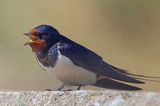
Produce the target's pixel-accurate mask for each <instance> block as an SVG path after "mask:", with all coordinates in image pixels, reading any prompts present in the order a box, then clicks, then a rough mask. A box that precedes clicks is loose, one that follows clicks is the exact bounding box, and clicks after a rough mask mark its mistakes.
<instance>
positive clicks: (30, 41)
mask: <svg viewBox="0 0 160 106" xmlns="http://www.w3.org/2000/svg"><path fill="white" fill-rule="evenodd" d="M32 42H34V41H33V40H32V39H30V40H29V41H28V42H26V43H25V44H24V45H23V46H27V45H29V44H30V43H32Z"/></svg>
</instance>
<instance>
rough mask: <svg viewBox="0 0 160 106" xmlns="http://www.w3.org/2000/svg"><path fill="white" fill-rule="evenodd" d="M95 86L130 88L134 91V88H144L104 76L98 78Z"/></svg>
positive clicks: (119, 88)
mask: <svg viewBox="0 0 160 106" xmlns="http://www.w3.org/2000/svg"><path fill="white" fill-rule="evenodd" d="M94 86H97V87H102V88H108V89H115V90H128V91H132V90H142V89H141V88H138V87H135V86H131V85H128V84H124V83H121V82H118V81H115V80H112V79H109V78H103V79H100V80H98V81H97V82H96V83H95V84H94Z"/></svg>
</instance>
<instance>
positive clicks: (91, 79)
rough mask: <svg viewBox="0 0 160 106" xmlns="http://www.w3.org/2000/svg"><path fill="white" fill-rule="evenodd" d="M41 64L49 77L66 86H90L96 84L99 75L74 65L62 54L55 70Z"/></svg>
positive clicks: (59, 55)
mask: <svg viewBox="0 0 160 106" xmlns="http://www.w3.org/2000/svg"><path fill="white" fill-rule="evenodd" d="M39 64H40V65H41V66H42V67H43V68H44V69H45V70H46V71H47V72H48V73H49V75H51V76H52V77H54V78H56V79H58V80H60V81H62V82H63V83H64V84H66V85H73V86H76V85H90V84H94V83H95V82H96V77H97V75H96V74H95V73H93V72H91V71H88V70H86V69H84V68H81V67H78V66H76V65H74V64H73V62H72V61H71V60H70V59H69V58H67V57H65V56H63V55H61V54H60V53H59V54H58V60H57V62H56V64H55V66H54V68H51V67H49V68H47V67H44V66H43V65H42V64H41V63H40V62H39Z"/></svg>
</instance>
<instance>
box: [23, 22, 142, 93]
mask: <svg viewBox="0 0 160 106" xmlns="http://www.w3.org/2000/svg"><path fill="white" fill-rule="evenodd" d="M24 35H26V36H28V37H29V38H30V40H29V41H28V42H27V43H25V45H30V47H31V48H32V51H33V52H35V56H36V59H37V62H38V63H39V65H40V66H41V67H42V68H43V69H44V70H45V71H47V72H48V73H49V74H50V75H51V76H52V77H54V78H56V79H57V80H59V81H61V82H62V83H63V84H62V86H60V87H59V88H58V90H63V88H64V86H65V85H69V86H77V87H78V88H77V90H79V89H80V88H81V86H85V85H92V86H97V87H102V88H108V89H116V90H141V88H138V87H135V86H132V85H128V84H125V82H127V83H133V84H144V83H145V82H143V81H141V80H138V79H137V78H136V77H135V76H141V75H136V74H131V73H129V72H127V71H125V70H123V69H119V68H117V67H114V66H112V65H111V64H108V63H107V62H105V61H104V60H103V59H102V57H101V56H99V55H98V54H96V53H95V52H93V51H91V50H89V49H88V48H86V47H84V46H82V45H80V44H78V43H76V42H74V41H72V40H71V39H69V38H67V37H66V36H63V35H62V34H60V33H59V31H58V30H57V29H55V28H54V27H52V26H50V25H39V26H37V27H35V28H33V29H32V30H31V31H30V32H29V33H24ZM142 77H143V76H142Z"/></svg>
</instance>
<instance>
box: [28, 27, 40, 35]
mask: <svg viewBox="0 0 160 106" xmlns="http://www.w3.org/2000/svg"><path fill="white" fill-rule="evenodd" d="M37 32H39V31H38V30H37V29H35V28H34V29H32V30H31V31H30V34H34V33H37Z"/></svg>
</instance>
